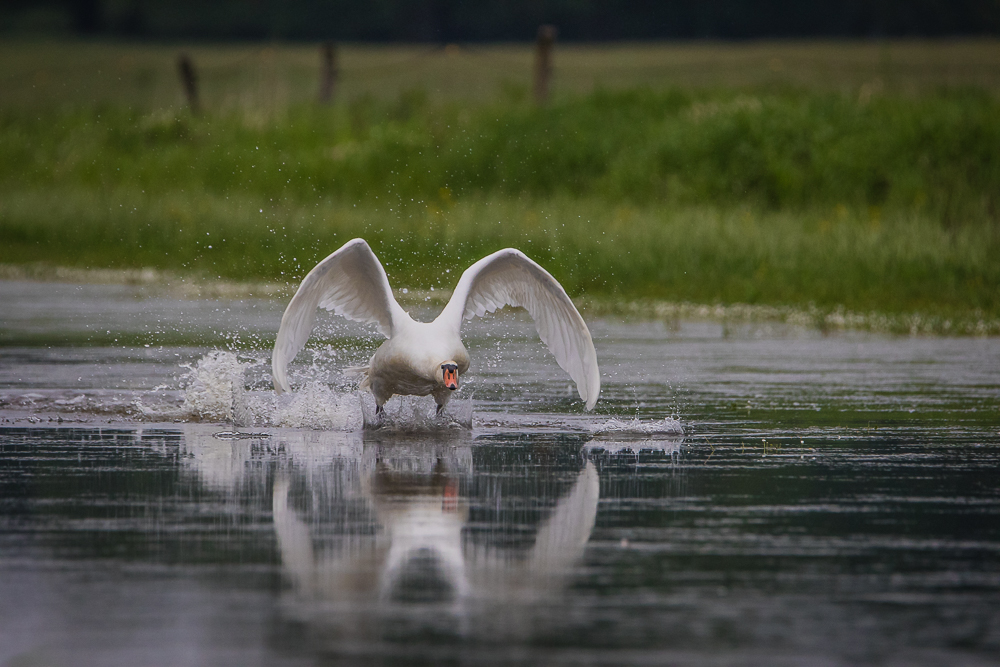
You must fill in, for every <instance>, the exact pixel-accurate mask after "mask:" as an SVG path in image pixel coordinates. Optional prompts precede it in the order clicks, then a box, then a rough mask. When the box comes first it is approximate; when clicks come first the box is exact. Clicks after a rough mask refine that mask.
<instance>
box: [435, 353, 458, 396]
mask: <svg viewBox="0 0 1000 667" xmlns="http://www.w3.org/2000/svg"><path fill="white" fill-rule="evenodd" d="M437 377H438V381H439V382H440V383H441V384H443V385H444V386H445V387H447V388H448V389H451V390H452V391H455V390H456V389H458V364H456V363H455V362H454V361H451V360H450V359H449V360H448V361H445V362H442V363H441V365H440V366H439V367H438V371H437Z"/></svg>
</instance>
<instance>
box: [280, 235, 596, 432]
mask: <svg viewBox="0 0 1000 667" xmlns="http://www.w3.org/2000/svg"><path fill="white" fill-rule="evenodd" d="M507 305H510V306H520V307H523V308H525V309H526V310H527V311H528V313H530V314H531V317H532V319H534V322H535V328H536V329H537V330H538V335H539V337H540V338H541V339H542V341H543V342H544V343H545V344H546V345H547V346H548V348H549V350H551V352H552V354H553V355H554V356H555V358H556V361H557V362H558V363H559V366H560V367H562V369H563V370H565V371H566V372H567V373H569V376H570V377H571V378H572V379H573V381H575V382H576V388H577V391H578V392H579V394H580V398H581V399H582V400H583V402H584V404H585V405H586V409H587V410H591V409H592V408H593V407H594V405H595V404H596V403H597V396H598V394H600V391H601V376H600V371H599V369H598V367H597V353H596V351H595V350H594V341H593V339H592V338H591V336H590V330H589V329H588V328H587V324H586V322H584V321H583V317H581V316H580V312H579V311H578V310H577V309H576V306H574V305H573V302H572V301H570V298H569V296H567V295H566V290H564V289H563V287H562V285H560V284H559V282H558V281H557V280H556V279H555V278H553V277H552V276H551V275H550V274H549V272H548V271H546V270H545V269H543V268H542V267H541V266H539V265H538V264H536V263H535V262H534V261H532V260H531V259H529V258H528V256H527V255H525V254H524V253H523V252H521V251H520V250H515V249H514V248H507V249H505V250H499V251H497V252H495V253H493V254H492V255H487V256H486V257H484V258H482V259H481V260H479V261H478V262H476V263H475V264H473V265H472V266H470V267H469V268H468V269H466V270H465V272H464V273H462V277H461V278H460V279H459V281H458V285H457V286H456V287H455V291H454V292H453V293H452V297H451V300H449V301H448V304H447V305H446V306H445V307H444V310H442V311H441V314H440V315H438V317H437V319H435V320H434V321H433V322H417V321H415V320H414V319H413V318H411V317H410V316H409V314H408V313H407V312H406V311H404V310H403V309H402V307H400V305H399V304H398V303H396V299H395V298H393V296H392V288H390V287H389V278H388V276H387V275H386V273H385V269H384V268H382V263H381V262H379V260H378V257H376V256H375V253H374V252H372V249H371V248H370V247H369V246H368V243H366V242H365V240H364V239H353V240H351V241H348V242H347V243H345V244H344V245H343V246H342V247H341V248H340V249H339V250H337V251H336V252H334V253H333V254H331V255H330V256H329V257H327V258H326V259H324V260H323V261H321V262H320V263H319V264H317V265H316V266H315V267H314V268H313V269H312V271H310V272H309V273H308V274H307V275H306V277H305V278H304V279H303V280H302V284H301V285H299V289H298V290H297V291H296V292H295V295H294V296H293V297H292V300H291V301H290V302H289V303H288V307H287V308H286V309H285V313H284V315H282V317H281V327H280V328H279V329H278V337H277V339H276V340H275V342H274V351H273V353H272V355H271V373H272V378H273V380H274V390H275V392H276V393H277V394H279V395H280V394H282V393H284V392H290V391H291V387H290V385H289V384H288V364H289V363H290V362H291V361H292V359H294V358H295V355H296V354H298V353H299V351H300V350H301V349H302V347H303V346H304V345H305V343H306V340H308V338H309V334H310V333H311V332H312V329H313V323H314V321H315V318H316V309H317V308H325V309H326V310H330V311H333V312H334V313H336V314H337V315H341V316H343V317H345V318H347V319H349V320H353V321H355V322H366V323H371V324H375V325H377V326H378V330H379V331H380V332H381V333H382V334H383V335H385V336H386V338H387V339H388V340H386V341H385V342H384V343H382V345H381V346H379V348H378V349H377V350H376V351H375V354H374V355H372V358H371V360H370V361H369V362H368V365H367V366H361V367H356V368H348V369H345V372H348V373H352V374H355V375H359V376H361V382H360V388H361V389H362V390H369V391H371V393H372V394H373V395H374V397H375V405H376V408H375V412H376V414H377V415H380V414H382V411H383V407H384V405H385V402H386V401H388V400H389V399H390V398H391V397H392V396H393V395H397V394H399V395H411V396H427V395H428V394H429V395H432V396H433V397H434V401H435V402H436V403H437V412H438V414H441V412H442V411H443V410H444V407H445V405H446V404H447V403H448V399H449V397H450V396H451V392H453V391H455V390H456V389H458V386H459V381H460V378H461V376H462V375H463V374H464V373H465V372H466V371H467V370H468V369H469V364H470V359H469V353H468V352H467V351H466V349H465V345H463V344H462V337H461V330H462V323H463V322H464V321H465V320H469V319H472V318H473V317H475V316H480V317H482V316H483V315H485V314H486V313H490V312H493V311H495V310H499V309H500V308H503V307H504V306H507Z"/></svg>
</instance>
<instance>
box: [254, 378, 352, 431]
mask: <svg viewBox="0 0 1000 667" xmlns="http://www.w3.org/2000/svg"><path fill="white" fill-rule="evenodd" d="M357 396H358V392H350V393H345V392H339V391H336V390H334V389H331V388H330V387H329V386H327V385H325V384H323V383H322V382H310V383H308V384H306V386H305V387H302V388H301V389H299V390H298V391H295V392H293V393H291V394H286V395H283V396H279V397H268V398H270V400H271V401H273V407H272V408H271V410H270V411H268V409H267V406H266V401H261V402H257V403H254V405H253V408H252V409H251V412H252V413H253V414H254V416H258V415H260V416H266V417H268V420H267V421H264V422H262V423H260V424H256V423H255V424H245V425H247V426H251V425H273V426H286V427H289V428H310V429H322V430H329V431H354V430H357V429H359V428H361V426H362V418H361V410H360V409H359V407H358V398H357Z"/></svg>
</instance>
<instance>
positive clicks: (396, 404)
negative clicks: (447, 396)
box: [358, 392, 473, 433]
mask: <svg viewBox="0 0 1000 667" xmlns="http://www.w3.org/2000/svg"><path fill="white" fill-rule="evenodd" d="M358 395H359V397H360V401H359V403H360V408H361V413H362V415H363V417H364V427H365V428H367V429H379V430H381V431H386V432H400V433H424V432H432V431H440V430H441V429H451V428H464V429H471V428H472V413H473V401H472V397H471V396H470V397H468V398H453V399H451V400H450V401H448V406H447V407H446V408H445V410H444V413H443V414H440V415H439V414H437V404H436V403H435V402H434V399H433V398H431V397H430V396H394V397H392V398H391V399H389V401H388V402H386V404H385V410H384V412H383V413H382V414H381V415H378V416H376V415H375V398H374V397H373V396H372V395H371V394H370V393H368V392H359V394H358Z"/></svg>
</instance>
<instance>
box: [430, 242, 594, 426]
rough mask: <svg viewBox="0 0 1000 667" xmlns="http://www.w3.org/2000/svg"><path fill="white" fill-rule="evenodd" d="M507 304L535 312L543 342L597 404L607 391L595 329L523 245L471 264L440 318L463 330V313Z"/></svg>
mask: <svg viewBox="0 0 1000 667" xmlns="http://www.w3.org/2000/svg"><path fill="white" fill-rule="evenodd" d="M507 305H510V306H519V307H522V308H524V309H525V310H527V311H528V313H530V314H531V317H532V319H534V321H535V328H536V329H537V330H538V335H539V337H540V338H541V339H542V342H543V343H545V344H546V345H547V346H548V348H549V350H551V351H552V354H553V355H554V356H555V358H556V361H557V362H559V366H560V367H561V368H562V369H563V370H564V371H566V372H567V373H569V376H570V377H571V378H573V381H574V382H576V388H577V391H578V392H579V393H580V398H581V399H583V401H584V402H585V403H586V404H587V409H588V410H590V409H591V408H593V407H594V405H595V404H596V403H597V396H598V394H600V393H601V374H600V370H599V369H598V367H597V352H595V350H594V341H593V339H592V338H591V337H590V330H589V329H588V328H587V324H586V322H584V321H583V318H582V317H581V316H580V312H579V311H578V310H577V309H576V306H574V305H573V302H572V301H570V298H569V296H567V295H566V291H565V290H564V289H563V288H562V285H560V284H559V282H558V281H557V280H556V279H555V278H553V277H552V276H551V275H550V274H549V272H548V271H546V270H545V269H543V268H542V267H541V266H539V265H538V264H536V263H535V262H533V261H532V260H530V259H528V257H527V256H526V255H525V254H524V253H522V252H521V251H519V250H514V249H513V248H507V249H506V250H500V251H498V252H495V253H493V254H492V255H488V256H486V257H484V258H482V259H481V260H479V261H478V262H476V263H475V264H473V265H472V266H470V267H469V268H468V269H466V270H465V273H463V274H462V278H461V280H459V281H458V286H457V287H456V288H455V293H454V294H453V295H452V297H451V301H449V302H448V305H447V306H445V309H444V311H443V312H442V313H441V316H440V317H439V318H438V319H439V320H441V321H443V322H447V323H448V324H449V325H451V326H453V327H454V328H455V330H456V331H458V330H459V329H460V328H461V325H462V320H463V319H466V320H468V319H472V318H473V317H475V316H477V315H478V316H480V317H481V316H483V315H485V314H486V313H490V312H493V311H495V310H499V309H500V308H503V307H504V306H507Z"/></svg>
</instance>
